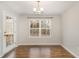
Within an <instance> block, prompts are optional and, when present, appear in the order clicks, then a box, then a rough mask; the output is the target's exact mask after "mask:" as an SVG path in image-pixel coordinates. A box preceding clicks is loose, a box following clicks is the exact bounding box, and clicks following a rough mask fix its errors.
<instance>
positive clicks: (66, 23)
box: [62, 3, 79, 57]
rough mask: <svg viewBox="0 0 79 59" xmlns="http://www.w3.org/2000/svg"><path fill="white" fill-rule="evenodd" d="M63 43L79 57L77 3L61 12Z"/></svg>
mask: <svg viewBox="0 0 79 59" xmlns="http://www.w3.org/2000/svg"><path fill="white" fill-rule="evenodd" d="M62 28H63V29H62V31H63V32H62V33H63V45H64V47H66V48H67V49H68V50H69V51H71V52H72V53H73V54H74V55H75V56H77V57H79V3H78V4H76V5H75V6H73V7H72V8H70V9H69V10H67V11H66V12H65V13H64V14H62Z"/></svg>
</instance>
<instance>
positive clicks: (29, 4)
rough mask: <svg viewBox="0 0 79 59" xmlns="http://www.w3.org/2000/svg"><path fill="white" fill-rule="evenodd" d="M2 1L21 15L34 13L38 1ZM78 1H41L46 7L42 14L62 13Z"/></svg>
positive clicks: (41, 4)
mask: <svg viewBox="0 0 79 59" xmlns="http://www.w3.org/2000/svg"><path fill="white" fill-rule="evenodd" d="M1 3H3V5H5V6H7V7H9V8H11V9H12V10H13V11H15V12H17V13H18V14H21V15H34V13H33V8H34V7H35V6H36V1H3V2H1ZM76 3H77V2H75V1H41V2H40V6H41V7H42V8H44V12H43V13H42V15H60V14H62V13H63V12H64V11H65V10H67V9H68V8H70V7H71V6H73V5H74V4H76Z"/></svg>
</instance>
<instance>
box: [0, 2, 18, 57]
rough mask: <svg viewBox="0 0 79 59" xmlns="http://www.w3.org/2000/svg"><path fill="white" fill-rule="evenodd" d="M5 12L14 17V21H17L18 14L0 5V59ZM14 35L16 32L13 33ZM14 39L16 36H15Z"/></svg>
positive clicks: (0, 55)
mask: <svg viewBox="0 0 79 59" xmlns="http://www.w3.org/2000/svg"><path fill="white" fill-rule="evenodd" d="M4 12H6V14H10V15H11V16H13V17H16V20H17V19H18V14H17V13H14V12H13V11H11V10H10V8H9V7H7V6H5V5H4V4H1V3H0V57H2V56H3V55H4V54H3V26H4V24H3V19H4V17H3V13H4ZM15 33H16V32H15ZM15 38H16V35H15Z"/></svg>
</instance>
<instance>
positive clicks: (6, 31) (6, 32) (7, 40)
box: [3, 16, 15, 54]
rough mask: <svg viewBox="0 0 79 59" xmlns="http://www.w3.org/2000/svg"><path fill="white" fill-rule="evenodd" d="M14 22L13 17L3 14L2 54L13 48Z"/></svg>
mask: <svg viewBox="0 0 79 59" xmlns="http://www.w3.org/2000/svg"><path fill="white" fill-rule="evenodd" d="M14 22H15V19H14V18H13V17H10V16H5V18H4V21H3V54H5V53H7V52H9V51H10V50H12V49H13V48H15V34H14V30H15V27H14V24H15V23H14Z"/></svg>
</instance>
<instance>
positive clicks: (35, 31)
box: [30, 19, 50, 37]
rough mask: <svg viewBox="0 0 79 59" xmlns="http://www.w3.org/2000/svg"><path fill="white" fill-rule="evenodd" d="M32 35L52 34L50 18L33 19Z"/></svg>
mask: <svg viewBox="0 0 79 59" xmlns="http://www.w3.org/2000/svg"><path fill="white" fill-rule="evenodd" d="M30 36H33V37H35V36H36V37H39V36H45V37H46V36H50V19H46V20H45V19H31V20H30Z"/></svg>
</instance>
